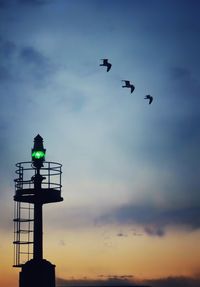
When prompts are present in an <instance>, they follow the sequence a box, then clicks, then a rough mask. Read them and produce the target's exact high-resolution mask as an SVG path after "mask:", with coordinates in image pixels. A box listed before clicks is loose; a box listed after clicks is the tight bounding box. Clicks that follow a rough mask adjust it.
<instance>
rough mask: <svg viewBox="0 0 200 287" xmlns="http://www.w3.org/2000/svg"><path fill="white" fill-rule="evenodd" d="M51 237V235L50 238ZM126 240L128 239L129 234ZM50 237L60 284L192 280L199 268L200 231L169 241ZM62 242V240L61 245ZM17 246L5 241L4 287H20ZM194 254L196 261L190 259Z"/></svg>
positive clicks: (0, 278)
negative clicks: (70, 281)
mask: <svg viewBox="0 0 200 287" xmlns="http://www.w3.org/2000/svg"><path fill="white" fill-rule="evenodd" d="M49 234H51V235H49ZM125 234H126V233H125ZM101 235H102V230H99V229H98V228H96V227H95V228H94V229H93V230H85V231H73V232H72V231H68V232H63V231H62V232H59V231H58V232H54V233H53V232H52V231H50V230H49V231H48V232H46V234H45V238H44V240H45V244H44V258H46V259H47V260H49V261H51V262H52V263H53V264H55V265H56V276H57V278H63V279H72V278H73V279H77V280H78V279H83V278H88V279H99V276H100V275H102V274H103V275H104V278H106V276H108V277H109V276H122V275H132V276H134V278H138V279H152V278H154V279H155V278H163V277H167V276H180V275H181V276H193V275H194V274H197V272H198V267H199V264H200V259H199V258H200V251H199V249H198V248H197V246H198V243H199V237H200V231H198V232H191V233H189V234H186V233H174V232H170V233H169V234H168V235H166V236H164V237H157V238H155V237H149V236H147V235H142V236H131V235H128V234H127V235H125V236H116V230H115V229H114V228H113V229H112V228H111V229H110V230H109V231H107V234H106V235H105V236H104V235H103V237H102V236H101ZM61 238H62V239H61ZM8 242H12V239H11V236H10V237H9V241H8V240H6V237H5V236H4V238H3V245H4V246H5V248H2V250H4V252H1V261H2V262H3V263H4V264H3V266H2V267H1V271H0V272H1V273H0V286H4V287H17V286H18V278H19V271H20V268H12V255H13V250H12V248H11V247H12V245H11V244H10V246H9V247H6V246H8ZM191 254H193V256H191Z"/></svg>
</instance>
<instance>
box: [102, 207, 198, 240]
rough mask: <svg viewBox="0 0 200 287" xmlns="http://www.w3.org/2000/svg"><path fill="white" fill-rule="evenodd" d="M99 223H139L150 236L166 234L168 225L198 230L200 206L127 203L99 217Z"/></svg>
mask: <svg viewBox="0 0 200 287" xmlns="http://www.w3.org/2000/svg"><path fill="white" fill-rule="evenodd" d="M97 222H98V224H116V223H117V224H124V225H129V224H137V225H140V226H142V227H143V229H144V231H145V232H146V234H148V235H150V236H161V237H162V236H164V235H165V232H166V229H167V228H168V227H172V226H175V227H179V228H183V229H184V228H186V229H188V230H196V229H199V228H200V208H199V207H190V208H179V209H172V208H171V209H167V208H158V207H150V206H139V205H138V206H136V205H125V206H122V207H119V208H115V209H113V210H112V211H110V212H108V213H107V214H105V215H103V216H101V217H99V218H98V219H97Z"/></svg>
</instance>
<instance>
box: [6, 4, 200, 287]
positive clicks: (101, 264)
mask: <svg viewBox="0 0 200 287" xmlns="http://www.w3.org/2000/svg"><path fill="white" fill-rule="evenodd" d="M199 11H200V2H199V1H198V0H173V1H172V0H168V1H167V0H162V1H160V0H132V1H131V0H115V1H114V0H73V1H72V0H71V1H70V0H57V1H54V0H0V98H1V104H0V150H1V165H0V178H1V181H0V218H1V220H0V264H1V267H0V285H1V286H4V287H17V286H18V273H19V269H16V268H13V267H12V264H13V246H12V245H13V244H12V241H13V222H12V219H13V205H14V203H13V195H14V181H13V180H14V178H16V175H15V169H16V168H15V164H16V163H17V162H21V161H30V160H31V148H32V146H33V139H34V137H35V136H36V135H37V134H38V133H39V134H40V135H41V136H42V137H43V139H44V146H45V148H46V149H47V151H46V160H47V161H55V162H59V163H62V165H63V174H62V185H63V187H62V196H63V198H64V201H63V202H61V203H56V204H50V205H48V206H44V257H45V258H46V259H48V260H49V261H51V262H52V263H54V264H56V276H57V284H58V286H68V285H69V284H71V283H72V282H73V284H75V283H77V284H89V283H91V284H93V283H95V284H97V283H98V282H101V284H102V280H103V282H106V284H109V285H112V284H113V282H114V283H116V282H118V283H119V284H122V285H126V284H129V283H134V282H140V283H145V284H151V286H155V287H160V286H163V287H164V286H169V287H173V286H176V287H177V286H179V285H180V286H192V287H194V286H199V280H200V279H199V278H200V270H199V266H200V250H199V240H200V181H199V174H200V158H199V146H200V130H199V123H200V79H199V75H200V58H199V51H200V38H199V33H200V17H199ZM103 58H108V59H109V61H110V62H111V63H112V68H111V70H110V71H109V72H106V69H105V67H101V66H99V65H100V63H101V59H103ZM122 80H130V81H131V82H132V83H133V84H134V85H135V90H134V92H133V93H132V94H131V93H130V91H129V89H126V88H124V89H123V88H122V82H121V81H122ZM147 94H150V95H152V96H153V99H154V100H153V103H152V104H151V105H149V104H148V101H147V100H145V99H144V97H145V95H147Z"/></svg>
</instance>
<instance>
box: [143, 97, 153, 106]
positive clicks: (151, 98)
mask: <svg viewBox="0 0 200 287" xmlns="http://www.w3.org/2000/svg"><path fill="white" fill-rule="evenodd" d="M144 99H147V100H149V105H150V104H151V103H152V102H153V97H152V96H150V95H146V96H145V98H144Z"/></svg>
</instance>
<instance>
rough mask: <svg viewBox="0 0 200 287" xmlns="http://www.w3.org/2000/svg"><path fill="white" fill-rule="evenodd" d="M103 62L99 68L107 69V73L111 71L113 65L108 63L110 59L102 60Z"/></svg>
mask: <svg viewBox="0 0 200 287" xmlns="http://www.w3.org/2000/svg"><path fill="white" fill-rule="evenodd" d="M101 60H102V61H103V63H102V64H100V65H99V66H105V67H107V72H109V71H110V69H111V67H112V64H111V63H109V62H108V59H101Z"/></svg>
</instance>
